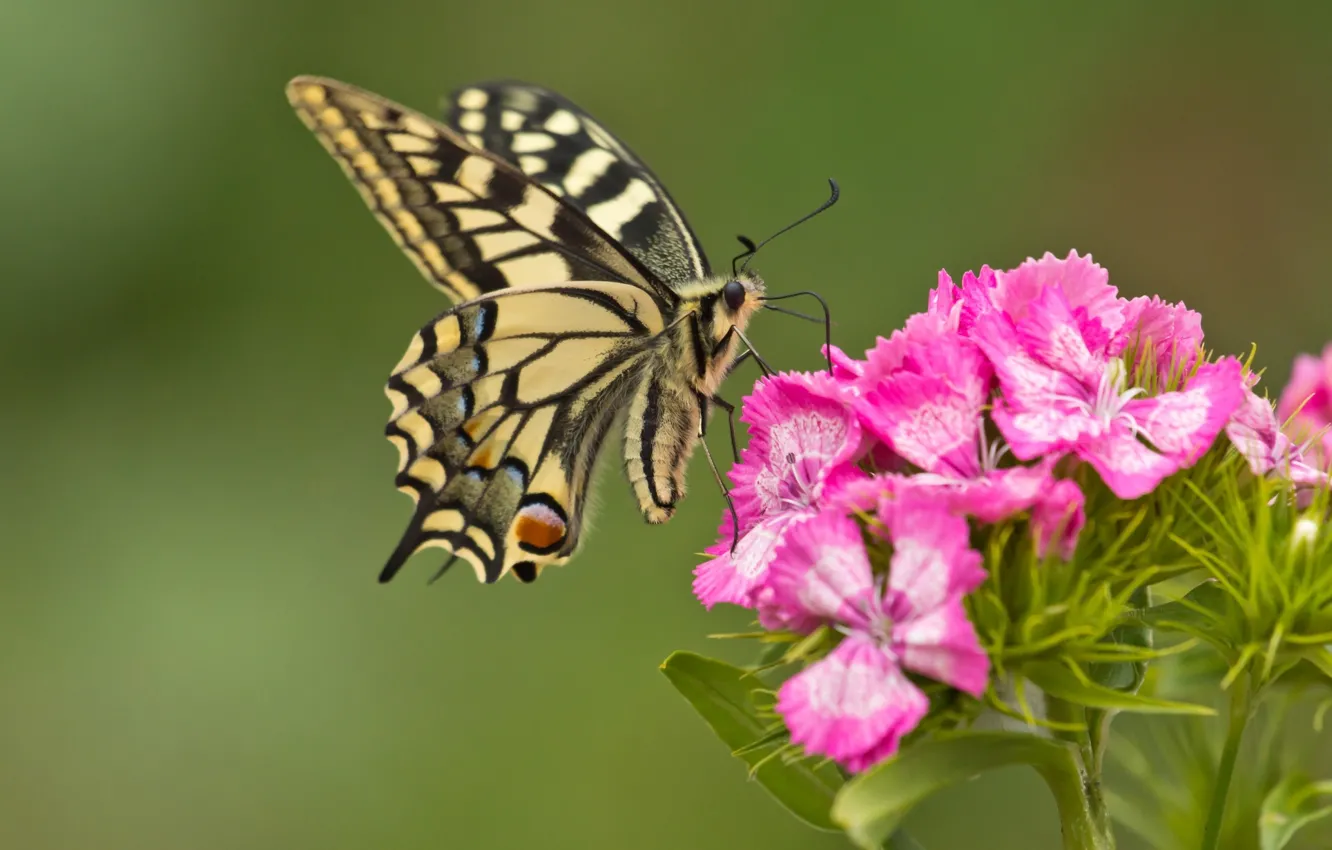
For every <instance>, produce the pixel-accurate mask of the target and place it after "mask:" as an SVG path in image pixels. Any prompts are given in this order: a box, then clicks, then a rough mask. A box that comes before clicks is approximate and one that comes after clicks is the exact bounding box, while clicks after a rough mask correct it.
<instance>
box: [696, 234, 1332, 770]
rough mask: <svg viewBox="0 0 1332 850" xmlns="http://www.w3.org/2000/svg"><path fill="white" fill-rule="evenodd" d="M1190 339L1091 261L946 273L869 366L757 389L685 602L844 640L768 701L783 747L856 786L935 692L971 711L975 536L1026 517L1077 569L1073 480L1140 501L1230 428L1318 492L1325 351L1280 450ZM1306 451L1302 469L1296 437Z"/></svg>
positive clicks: (1168, 308) (1236, 385) (1183, 320)
mask: <svg viewBox="0 0 1332 850" xmlns="http://www.w3.org/2000/svg"><path fill="white" fill-rule="evenodd" d="M1202 339H1203V333H1202V323H1201V319H1200V317H1199V315H1198V314H1197V313H1195V312H1193V311H1191V310H1189V309H1187V308H1185V307H1184V306H1183V305H1182V304H1170V303H1166V302H1163V301H1161V300H1160V299H1159V298H1136V299H1132V300H1128V299H1124V298H1121V297H1120V296H1119V294H1118V291H1117V290H1116V288H1115V287H1113V286H1111V285H1110V283H1109V279H1108V275H1107V273H1106V271H1105V269H1104V268H1102V267H1101V266H1099V265H1097V264H1096V263H1094V262H1092V259H1091V258H1090V257H1089V256H1088V257H1082V256H1079V255H1078V254H1077V253H1070V254H1069V255H1068V256H1067V257H1066V258H1063V259H1060V258H1057V257H1055V256H1053V255H1051V254H1046V255H1045V256H1044V257H1042V258H1041V259H1039V260H1028V261H1027V262H1025V263H1023V264H1022V265H1021V266H1019V267H1017V268H1016V269H1012V270H1010V271H1006V272H996V271H993V270H991V269H990V268H989V267H984V268H982V269H981V271H980V273H979V274H973V273H971V272H968V273H966V274H965V275H964V276H963V278H962V281H961V284H960V285H958V284H955V283H954V281H953V280H952V279H951V278H950V277H949V276H948V275H947V274H946V273H944V272H941V273H940V275H939V281H938V286H937V287H936V288H935V289H934V290H933V291H932V292H931V293H930V297H929V302H928V306H927V309H926V310H925V312H923V313H919V314H916V315H914V316H912V317H911V318H909V319H908V320H907V322H906V324H905V326H904V327H903V328H902V329H901V330H898V331H896V332H895V333H893V334H892V335H891V336H890V337H889V338H887V339H884V338H880V339H879V340H878V342H877V344H876V345H875V346H874V347H873V348H872V349H870V350H869V351H868V352H866V354H865V358H864V359H863V360H857V359H854V358H852V357H849V356H848V355H846V354H845V353H843V352H842V351H840V350H837V349H835V348H833V349H831V350H829V351H827V352H826V353H827V355H828V359H829V364H830V368H829V370H828V371H826V372H819V373H814V374H799V373H783V374H779V375H774V376H770V377H767V378H764V379H762V380H760V382H759V383H758V384H757V385H756V387H755V390H754V392H753V394H752V395H751V396H749V397H748V398H747V399H745V404H744V410H743V413H742V419H743V421H745V422H746V423H747V424H748V426H749V431H750V442H749V445H748V447H747V448H746V449H745V451H744V453H743V455H742V458H741V461H740V463H739V464H737V465H736V466H735V468H734V469H732V470H731V472H730V477H731V480H732V483H733V485H734V487H733V489H732V490H731V498H732V501H733V506H734V514H732V513H731V512H730V511H728V512H727V513H726V515H725V516H724V518H723V521H722V525H721V528H720V530H719V539H718V541H717V543H716V544H715V545H714V546H713V547H711V548H710V549H708V554H709V555H710V556H711V557H710V559H709V560H707V561H706V562H705V563H703V564H702V565H700V566H699V568H698V569H697V571H696V580H695V582H694V591H695V593H696V594H697V596H698V597H699V599H700V600H701V601H702V602H703V603H704V604H705V605H706V606H708V607H711V606H713V605H714V604H716V603H719V602H726V603H731V604H736V605H742V606H745V607H748V608H751V609H754V610H755V611H756V613H757V616H758V618H759V620H760V622H761V623H762V624H763V625H764V627H765V628H768V629H770V630H784V631H789V632H793V633H796V634H811V633H813V632H815V631H816V630H818V629H821V628H823V629H827V630H828V632H829V633H831V634H834V635H837V636H839V637H840V640H839V642H837V644H836V646H835V647H834V648H832V649H831V651H829V652H828V653H827V654H826V655H824V656H823V657H821V658H820V659H819V660H817V661H815V662H814V663H812V664H809V665H808V666H806V667H805V668H804V669H803V670H801V671H800V672H799V673H797V674H796V675H794V676H792V677H791V678H790V679H788V680H787V681H786V682H785V683H784V684H783V685H782V687H781V690H780V692H779V694H778V699H777V704H776V710H777V713H778V714H780V715H781V716H782V718H783V720H784V721H785V723H786V726H787V728H788V729H789V731H790V735H791V740H792V742H794V743H795V744H798V745H800V746H801V747H803V749H804V750H805V751H806V752H808V753H813V754H819V755H823V756H827V757H829V758H832V759H834V760H836V761H838V762H839V763H841V764H842V765H843V766H844V767H846V768H847V769H848V770H851V771H861V770H865V769H867V768H868V767H870V766H872V765H874V764H875V763H877V762H879V761H881V760H883V759H885V758H887V757H888V756H890V755H892V754H893V753H894V752H896V750H897V748H898V746H899V744H900V741H901V739H902V737H903V736H904V735H906V734H907V733H909V732H910V731H912V730H913V729H914V728H915V727H916V726H917V724H919V723H920V721H921V719H922V718H923V717H924V716H925V715H926V714H927V713H928V711H929V708H930V701H929V697H928V696H927V695H926V691H925V690H923V689H922V685H923V684H924V683H925V682H926V681H929V680H932V681H934V682H938V683H942V684H943V685H946V686H948V687H951V688H953V689H956V690H957V691H960V692H963V693H966V694H970V695H972V696H974V697H980V696H982V695H983V694H984V693H985V691H986V689H987V687H988V682H989V673H990V662H989V658H988V657H987V654H986V652H985V651H984V649H983V648H982V647H981V645H980V642H979V640H978V638H977V634H976V631H975V629H974V628H973V626H972V623H971V622H970V620H969V619H968V615H967V607H966V605H967V597H968V594H969V593H971V591H973V590H975V589H976V588H977V587H978V586H980V585H981V584H982V583H983V582H985V581H986V579H987V570H986V565H985V564H983V559H982V557H981V555H980V553H978V552H977V551H975V550H974V549H973V548H972V539H973V537H972V534H973V531H974V530H975V529H977V528H982V527H984V526H987V525H991V524H994V523H1000V522H1006V521H1020V522H1025V523H1026V526H1025V527H1026V528H1028V529H1029V530H1030V534H1031V537H1032V545H1033V546H1034V547H1035V549H1036V551H1037V553H1038V555H1039V556H1040V557H1042V558H1047V557H1048V558H1064V559H1067V558H1069V557H1071V556H1072V555H1073V553H1074V552H1075V550H1076V547H1077V543H1078V537H1079V533H1080V532H1081V530H1082V529H1083V525H1084V522H1085V517H1084V507H1085V499H1084V494H1083V491H1082V489H1081V488H1080V487H1079V485H1078V483H1077V482H1076V480H1075V477H1076V476H1075V473H1077V472H1078V470H1079V467H1081V466H1083V465H1085V466H1087V467H1090V469H1091V470H1093V471H1094V472H1095V474H1096V476H1098V477H1099V478H1100V480H1101V481H1103V482H1104V485H1105V487H1106V488H1108V490H1109V491H1110V492H1111V493H1113V495H1114V496H1115V497H1117V498H1118V499H1120V500H1133V499H1138V498H1141V497H1143V496H1145V495H1147V494H1149V493H1151V492H1152V491H1153V490H1154V489H1155V488H1156V487H1157V486H1158V485H1159V484H1160V483H1161V482H1162V481H1163V480H1164V479H1166V478H1167V477H1169V476H1171V475H1172V474H1174V473H1175V472H1177V471H1179V470H1181V469H1184V468H1187V467H1190V466H1192V465H1193V464H1195V463H1196V462H1197V461H1198V460H1199V459H1200V458H1201V457H1202V456H1203V455H1204V454H1205V453H1206V452H1207V451H1208V450H1209V448H1210V447H1211V446H1212V445H1213V443H1214V442H1215V441H1216V438H1217V437H1218V435H1219V434H1220V433H1221V432H1222V431H1223V430H1224V431H1226V433H1227V434H1228V436H1229V438H1230V441H1231V442H1232V443H1233V444H1234V445H1235V446H1236V448H1237V449H1238V450H1239V451H1240V452H1241V454H1242V455H1243V456H1244V458H1245V459H1246V460H1247V461H1248V463H1249V466H1250V468H1251V469H1252V471H1253V472H1254V473H1255V474H1264V475H1265V474H1274V475H1285V476H1287V477H1290V478H1293V479H1295V480H1296V481H1304V482H1306V483H1314V482H1315V481H1318V480H1326V476H1325V473H1322V472H1320V471H1319V468H1318V464H1319V463H1325V462H1326V459H1327V458H1328V457H1332V437H1329V436H1327V435H1326V433H1324V432H1325V430H1326V429H1324V430H1323V431H1319V430H1318V429H1319V428H1320V426H1322V425H1326V423H1327V422H1328V421H1329V420H1332V347H1329V349H1328V351H1327V352H1326V353H1325V355H1324V359H1323V361H1322V363H1321V364H1320V363H1318V362H1317V361H1314V360H1312V358H1309V359H1308V360H1301V361H1300V363H1299V364H1297V369H1296V373H1297V374H1296V380H1295V381H1294V382H1292V384H1291V387H1290V389H1288V390H1287V392H1286V394H1285V395H1284V396H1283V397H1282V409H1283V410H1288V411H1289V413H1290V414H1292V415H1293V418H1292V422H1295V423H1298V427H1299V428H1300V429H1302V430H1301V431H1300V434H1301V435H1303V436H1298V437H1291V436H1288V435H1287V434H1285V433H1283V432H1282V430H1281V428H1280V427H1279V425H1278V419H1277V416H1278V414H1277V412H1276V411H1274V410H1273V408H1272V405H1271V404H1270V403H1268V402H1267V401H1266V400H1264V399H1263V398H1261V397H1260V396H1258V395H1256V394H1255V393H1254V391H1253V385H1254V383H1255V382H1256V376H1254V375H1252V374H1251V373H1249V372H1247V371H1246V369H1245V368H1244V366H1243V364H1241V363H1240V361H1238V360H1236V359H1235V358H1231V357H1226V358H1220V359H1209V358H1208V357H1207V356H1206V354H1205V352H1204V351H1203V349H1202V347H1201V344H1202ZM1297 409H1298V412H1296V410H1297ZM1287 418H1291V417H1290V416H1288V417H1287ZM1315 436H1316V437H1317V438H1318V439H1321V440H1322V442H1321V444H1320V445H1321V448H1320V449H1319V452H1320V454H1319V455H1318V457H1317V458H1315V457H1314V455H1313V454H1312V453H1309V454H1308V455H1307V458H1306V452H1305V450H1304V447H1303V446H1304V444H1303V443H1298V442H1296V440H1303V441H1306V442H1307V441H1309V440H1312V439H1314V438H1315ZM736 521H738V523H739V527H738V528H737V527H736V526H735V522H736ZM879 553H884V554H885V555H886V556H885V557H879Z"/></svg>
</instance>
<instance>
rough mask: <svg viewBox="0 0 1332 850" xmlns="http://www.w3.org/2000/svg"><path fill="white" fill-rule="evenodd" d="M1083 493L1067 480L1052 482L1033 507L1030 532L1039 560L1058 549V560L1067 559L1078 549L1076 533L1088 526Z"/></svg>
mask: <svg viewBox="0 0 1332 850" xmlns="http://www.w3.org/2000/svg"><path fill="white" fill-rule="evenodd" d="M1084 505H1085V498H1084V497H1083V495H1082V490H1081V489H1079V488H1078V485H1077V484H1076V483H1074V482H1073V481H1070V480H1068V479H1066V478H1064V479H1060V480H1058V481H1055V482H1054V484H1053V486H1051V487H1049V488H1048V489H1046V490H1045V491H1044V492H1043V493H1042V494H1041V498H1040V500H1039V501H1038V502H1037V503H1036V504H1035V506H1034V507H1033V508H1032V512H1031V530H1032V533H1033V534H1035V535H1036V554H1037V555H1038V556H1040V557H1042V558H1044V557H1045V555H1046V553H1047V552H1049V551H1050V547H1051V546H1055V547H1057V550H1056V551H1057V552H1058V554H1059V557H1061V558H1063V559H1064V560H1066V561H1067V560H1068V559H1069V558H1072V557H1073V553H1074V551H1076V550H1077V547H1078V534H1079V533H1081V531H1082V527H1083V526H1084V525H1086V524H1087V513H1086V510H1085V509H1084Z"/></svg>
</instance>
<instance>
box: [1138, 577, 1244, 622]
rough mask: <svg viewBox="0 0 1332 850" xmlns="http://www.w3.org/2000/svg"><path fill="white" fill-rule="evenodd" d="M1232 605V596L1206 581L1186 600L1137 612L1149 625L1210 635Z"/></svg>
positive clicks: (1218, 586)
mask: <svg viewBox="0 0 1332 850" xmlns="http://www.w3.org/2000/svg"><path fill="white" fill-rule="evenodd" d="M1229 606H1230V594H1228V593H1226V591H1225V590H1223V589H1222V588H1221V585H1219V584H1217V583H1216V582H1214V581H1205V582H1203V583H1202V584H1200V585H1198V586H1197V587H1195V588H1193V590H1190V591H1189V592H1188V593H1186V594H1185V595H1184V598H1183V599H1178V600H1176V601H1174V602H1167V603H1165V604H1164V605H1153V606H1152V607H1150V608H1143V609H1142V610H1140V611H1138V612H1136V618H1137V619H1141V620H1142V621H1143V622H1144V623H1146V624H1147V625H1149V626H1166V627H1169V626H1175V627H1179V626H1184V627H1185V628H1186V630H1188V631H1190V632H1198V633H1201V634H1211V633H1212V632H1213V631H1214V627H1215V625H1216V623H1217V622H1218V621H1219V620H1221V619H1222V618H1223V617H1225V616H1226V612H1227V611H1228V610H1229Z"/></svg>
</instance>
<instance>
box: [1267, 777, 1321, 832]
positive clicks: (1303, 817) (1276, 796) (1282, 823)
mask: <svg viewBox="0 0 1332 850" xmlns="http://www.w3.org/2000/svg"><path fill="white" fill-rule="evenodd" d="M1323 795H1332V783H1328V782H1310V781H1309V779H1308V777H1306V776H1302V775H1300V774H1298V773H1294V774H1290V775H1288V776H1287V777H1286V778H1284V779H1282V780H1281V782H1280V783H1279V784H1278V785H1277V786H1276V787H1275V788H1273V789H1272V791H1271V792H1270V793H1269V794H1268V795H1267V797H1266V798H1265V799H1264V800H1263V810H1262V814H1261V815H1260V816H1259V818H1258V836H1259V840H1260V842H1261V844H1262V848H1263V850H1281V848H1283V847H1285V846H1286V845H1287V844H1288V843H1290V840H1291V839H1292V838H1294V837H1295V833H1297V832H1299V831H1300V830H1301V829H1303V828H1304V827H1306V826H1308V825H1309V824H1311V823H1313V822H1314V821H1316V820H1321V819H1322V818H1325V817H1327V816H1328V815H1332V804H1328V805H1322V806H1320V805H1319V804H1318V798H1319V797H1320V796H1323Z"/></svg>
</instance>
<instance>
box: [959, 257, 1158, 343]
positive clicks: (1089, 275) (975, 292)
mask: <svg viewBox="0 0 1332 850" xmlns="http://www.w3.org/2000/svg"><path fill="white" fill-rule="evenodd" d="M988 272H989V269H988V268H984V269H982V270H981V275H980V276H979V277H978V278H976V279H975V281H974V283H973V285H971V286H968V285H966V284H965V283H964V285H963V290H964V291H965V293H966V303H965V306H964V307H963V308H962V329H963V332H964V333H967V332H968V331H969V329H970V328H971V327H972V326H973V325H974V324H975V322H976V321H977V320H978V319H979V318H980V317H981V316H982V315H985V314H987V313H994V312H997V313H1003V314H1005V315H1007V316H1008V317H1009V318H1010V319H1012V320H1013V321H1014V322H1020V321H1022V320H1024V319H1026V318H1027V316H1028V315H1029V313H1030V312H1031V309H1032V306H1033V304H1034V303H1035V302H1036V301H1037V300H1038V299H1040V298H1041V297H1042V296H1043V295H1044V293H1045V292H1046V290H1049V289H1055V290H1058V291H1059V292H1060V293H1061V294H1062V295H1063V296H1064V300H1065V301H1066V302H1067V303H1068V305H1069V307H1070V310H1071V311H1072V312H1074V313H1076V314H1077V315H1078V316H1079V317H1080V319H1081V320H1082V322H1083V323H1084V324H1085V326H1086V327H1085V330H1086V331H1087V332H1088V333H1089V334H1090V332H1091V331H1092V329H1093V328H1095V329H1096V331H1097V333H1096V334H1095V335H1093V336H1094V338H1095V341H1096V343H1097V344H1098V345H1100V346H1101V347H1103V348H1106V349H1107V350H1108V351H1109V353H1111V354H1119V353H1120V352H1121V351H1123V349H1124V345H1125V343H1126V342H1127V341H1128V333H1127V332H1128V324H1129V321H1130V319H1131V318H1132V310H1131V309H1130V306H1129V302H1127V301H1124V300H1123V299H1121V298H1120V297H1119V290H1117V289H1116V288H1115V287H1113V286H1111V285H1110V274H1109V272H1107V271H1106V270H1105V269H1104V268H1102V267H1101V266H1100V265H1098V264H1096V263H1095V262H1093V261H1092V258H1091V255H1090V254H1089V255H1087V256H1086V257H1080V256H1078V252H1077V251H1069V253H1068V256H1067V257H1065V258H1064V259H1062V260H1061V259H1059V258H1058V257H1056V256H1055V255H1054V254H1052V253H1050V252H1049V251H1047V252H1046V253H1045V256H1043V257H1041V258H1040V259H1039V260H1033V259H1031V258H1030V257H1029V258H1027V261H1026V262H1025V263H1023V264H1022V265H1020V266H1018V267H1017V268H1015V269H1012V270H1011V271H1006V272H997V273H988ZM1102 336H1103V337H1104V338H1103V339H1102V338H1101V337H1102Z"/></svg>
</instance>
